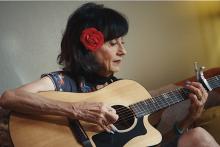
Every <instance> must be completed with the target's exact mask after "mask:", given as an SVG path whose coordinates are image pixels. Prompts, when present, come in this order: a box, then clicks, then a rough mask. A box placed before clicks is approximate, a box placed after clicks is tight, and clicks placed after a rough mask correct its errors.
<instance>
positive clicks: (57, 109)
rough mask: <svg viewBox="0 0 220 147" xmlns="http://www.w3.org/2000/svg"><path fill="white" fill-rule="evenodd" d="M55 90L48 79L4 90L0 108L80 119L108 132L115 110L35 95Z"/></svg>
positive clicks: (96, 104) (100, 104)
mask: <svg viewBox="0 0 220 147" xmlns="http://www.w3.org/2000/svg"><path fill="white" fill-rule="evenodd" d="M49 90H55V86H54V85H53V82H52V81H51V79H50V78H49V77H44V78H42V79H40V80H38V81H34V82H32V83H29V84H26V85H24V86H21V87H19V88H17V89H14V90H6V91H5V92H4V93H3V94H2V96H1V98H0V106H2V107H3V108H7V109H11V110H14V111H17V112H22V113H31V114H39V115H59V116H66V117H70V118H74V119H80V120H84V121H88V122H92V123H96V124H98V125H100V126H101V127H102V128H103V129H105V130H107V131H110V129H111V127H110V124H112V123H114V122H115V121H116V120H117V119H118V116H117V114H116V112H115V110H114V109H113V108H111V107H108V106H105V105H104V104H103V103H87V102H75V103H70V102H61V101H56V100H52V99H48V98H45V97H43V96H40V95H38V94H36V93H37V92H40V91H49Z"/></svg>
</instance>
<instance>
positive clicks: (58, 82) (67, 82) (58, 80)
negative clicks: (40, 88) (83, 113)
mask: <svg viewBox="0 0 220 147" xmlns="http://www.w3.org/2000/svg"><path fill="white" fill-rule="evenodd" d="M45 76H48V77H49V78H50V79H51V81H52V82H53V84H54V86H55V90H56V91H64V92H77V91H78V90H77V84H76V82H75V80H74V79H72V78H71V77H69V76H68V75H67V74H65V73H64V71H55V72H51V73H46V74H42V75H41V78H43V77H45Z"/></svg>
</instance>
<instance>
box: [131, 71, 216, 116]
mask: <svg viewBox="0 0 220 147" xmlns="http://www.w3.org/2000/svg"><path fill="white" fill-rule="evenodd" d="M207 82H208V84H209V85H210V87H211V88H212V89H215V88H218V87H220V75H218V76H214V77H212V78H209V79H207ZM189 93H190V91H189V90H187V89H185V88H176V89H175V90H173V91H169V92H166V93H163V94H161V95H159V96H156V97H152V98H148V99H146V100H144V101H140V102H137V103H135V104H132V105H130V106H129V108H130V109H131V110H132V111H133V112H134V114H135V116H136V117H137V118H139V117H142V116H145V115H148V114H152V113H154V112H156V111H158V110H161V109H163V108H166V107H169V106H171V105H174V104H176V103H179V102H181V101H184V100H185V99H186V97H187V95H188V94H189Z"/></svg>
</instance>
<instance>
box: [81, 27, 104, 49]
mask: <svg viewBox="0 0 220 147" xmlns="http://www.w3.org/2000/svg"><path fill="white" fill-rule="evenodd" d="M80 41H81V42H82V44H83V45H84V46H85V48H86V49H88V50H90V51H92V52H95V51H96V50H97V49H99V48H100V47H101V46H102V45H103V44H104V35H103V34H102V32H100V31H98V30H97V29H96V28H86V29H84V30H83V31H82V34H81V36H80Z"/></svg>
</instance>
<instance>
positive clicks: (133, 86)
mask: <svg viewBox="0 0 220 147" xmlns="http://www.w3.org/2000/svg"><path fill="white" fill-rule="evenodd" d="M207 83H208V84H209V86H210V88H211V89H214V88H217V87H220V75H218V76H215V77H212V78H209V79H207ZM188 93H189V91H188V90H186V89H184V88H177V89H174V90H172V91H169V92H166V93H163V94H161V95H159V96H156V97H151V96H150V94H149V93H148V92H147V90H146V89H145V88H144V87H143V86H141V85H140V84H138V83H137V82H135V81H132V80H119V81H116V82H114V83H112V84H110V85H108V86H106V87H104V88H102V89H100V90H98V91H95V92H91V93H69V92H40V93H39V94H40V95H42V96H44V97H46V98H50V99H54V100H59V101H65V102H77V101H86V102H104V103H105V104H107V105H109V106H111V107H113V108H114V109H115V110H116V112H117V114H118V115H119V119H118V120H117V122H115V123H114V126H115V127H116V128H117V130H118V131H117V132H115V133H114V134H112V133H108V132H95V131H94V130H93V129H92V128H93V127H94V124H92V123H86V122H84V121H80V124H81V126H82V127H83V129H84V130H85V133H86V134H87V136H88V138H89V140H90V142H91V144H92V146H94V147H95V146H96V147H122V146H125V147H134V146H136V147H144V146H153V145H157V144H159V143H160V142H161V140H162V136H161V134H160V132H159V131H158V130H156V129H155V128H154V127H153V126H151V124H150V123H149V122H148V116H149V115H150V114H152V113H154V112H157V111H158V110H161V109H163V108H166V107H169V106H171V105H173V104H176V103H179V102H181V101H183V100H185V98H186V95H187V94H188ZM9 130H10V135H11V138H12V141H13V144H14V146H15V147H79V146H82V145H81V144H80V143H79V142H78V141H77V139H76V138H75V136H74V135H73V133H72V131H71V127H70V124H69V121H68V119H67V118H66V117H60V116H48V115H47V116H45V115H41V116H37V115H27V114H21V113H15V112H13V113H12V114H11V115H10V122H9Z"/></svg>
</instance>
